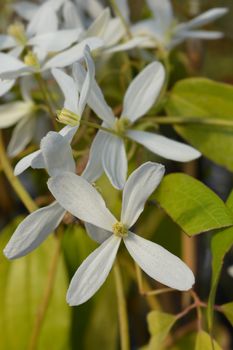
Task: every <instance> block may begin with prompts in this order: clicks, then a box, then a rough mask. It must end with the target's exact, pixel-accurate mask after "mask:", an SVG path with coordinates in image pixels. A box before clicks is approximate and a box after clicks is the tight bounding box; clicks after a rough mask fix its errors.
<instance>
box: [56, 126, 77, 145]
mask: <svg viewBox="0 0 233 350" xmlns="http://www.w3.org/2000/svg"><path fill="white" fill-rule="evenodd" d="M77 130H78V126H70V125H66V126H65V127H64V128H62V129H61V130H60V131H59V134H60V135H62V136H64V138H65V139H66V140H67V141H68V142H69V143H71V141H72V139H73V137H74V135H75V134H76V132H77Z"/></svg>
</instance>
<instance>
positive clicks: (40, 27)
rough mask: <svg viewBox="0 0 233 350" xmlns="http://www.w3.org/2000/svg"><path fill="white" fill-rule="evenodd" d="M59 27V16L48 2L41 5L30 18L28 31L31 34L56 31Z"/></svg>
mask: <svg viewBox="0 0 233 350" xmlns="http://www.w3.org/2000/svg"><path fill="white" fill-rule="evenodd" d="M57 28H58V18H57V14H56V12H55V11H54V9H53V8H52V7H51V6H49V5H48V4H46V3H45V4H44V5H42V6H40V8H39V9H38V11H36V13H35V14H34V16H33V17H32V19H31V20H30V22H29V24H28V27H27V33H28V35H29V36H33V35H35V34H36V35H39V34H44V33H48V32H54V31H56V30H57Z"/></svg>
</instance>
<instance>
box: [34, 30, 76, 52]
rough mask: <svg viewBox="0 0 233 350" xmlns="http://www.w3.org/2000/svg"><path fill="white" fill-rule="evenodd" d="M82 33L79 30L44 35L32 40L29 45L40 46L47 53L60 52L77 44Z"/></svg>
mask: <svg viewBox="0 0 233 350" xmlns="http://www.w3.org/2000/svg"><path fill="white" fill-rule="evenodd" d="M81 32H82V29H80V28H78V29H67V30H58V31H56V32H50V33H44V34H41V35H37V36H35V37H33V38H32V39H30V40H29V42H28V44H29V45H32V46H38V47H39V48H40V49H42V50H44V51H45V52H58V51H62V50H64V49H66V48H67V47H69V46H70V45H72V44H73V43H75V42H77V40H78V39H79V37H80V34H81Z"/></svg>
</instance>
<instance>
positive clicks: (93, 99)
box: [73, 63, 115, 127]
mask: <svg viewBox="0 0 233 350" xmlns="http://www.w3.org/2000/svg"><path fill="white" fill-rule="evenodd" d="M86 74H87V73H86V71H85V69H84V68H83V67H82V65H81V64H79V63H75V64H74V65H73V75H74V78H75V81H76V83H77V85H78V89H79V91H81V89H82V86H83V82H84V79H85V76H86ZM87 102H88V105H89V106H90V108H91V109H92V110H93V111H94V112H95V113H96V114H97V116H98V117H99V118H100V119H101V120H103V121H104V122H105V123H106V125H107V126H110V127H111V126H112V125H113V124H114V122H115V117H114V114H113V112H112V109H111V108H110V107H109V106H108V105H107V103H106V101H105V99H104V96H103V94H102V91H101V90H100V88H99V86H98V84H97V82H96V81H95V80H94V81H93V82H92V87H91V91H90V94H89V96H88V99H87Z"/></svg>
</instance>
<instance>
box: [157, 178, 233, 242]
mask: <svg viewBox="0 0 233 350" xmlns="http://www.w3.org/2000/svg"><path fill="white" fill-rule="evenodd" d="M154 198H155V199H156V201H157V202H158V203H159V205H160V206H161V207H162V208H163V209H164V210H165V212H166V213H167V214H168V215H169V216H170V217H171V218H172V219H173V220H174V221H175V222H176V223H177V224H178V225H179V226H180V227H181V228H182V230H183V231H184V232H185V233H187V234H188V235H189V236H193V235H196V234H199V233H201V232H205V231H210V230H213V229H217V228H222V227H226V226H230V225H232V224H233V215H232V213H231V211H230V210H229V209H228V208H227V207H226V205H225V204H224V203H223V201H222V200H221V199H220V198H219V197H218V196H217V195H216V194H215V193H214V192H213V191H211V190H210V189H209V188H208V187H207V186H205V185H204V184H203V183H201V182H200V181H198V180H196V179H194V178H193V177H191V176H189V175H186V174H180V173H177V174H170V175H167V176H165V178H164V179H163V181H162V183H161V185H160V186H159V188H158V189H157V191H156V192H155V194H154Z"/></svg>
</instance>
